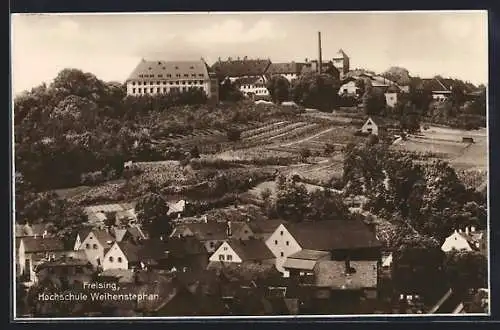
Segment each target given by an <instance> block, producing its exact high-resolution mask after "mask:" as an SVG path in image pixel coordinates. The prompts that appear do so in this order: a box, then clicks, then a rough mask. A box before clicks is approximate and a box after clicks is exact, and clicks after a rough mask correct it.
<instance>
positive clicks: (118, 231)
mask: <svg viewBox="0 0 500 330" xmlns="http://www.w3.org/2000/svg"><path fill="white" fill-rule="evenodd" d="M112 231H113V236H114V237H115V240H116V241H117V242H121V241H122V239H123V236H125V234H126V233H127V229H124V228H113V229H112Z"/></svg>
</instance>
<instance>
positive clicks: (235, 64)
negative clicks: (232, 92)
mask: <svg viewBox="0 0 500 330" xmlns="http://www.w3.org/2000/svg"><path fill="white" fill-rule="evenodd" d="M270 65H271V60H269V59H267V60H265V59H248V58H247V57H244V58H243V59H239V58H238V59H233V58H231V57H229V58H228V59H227V60H226V61H222V60H220V59H219V60H218V61H217V62H215V63H214V64H213V65H212V71H213V72H214V73H215V74H216V75H217V78H218V79H219V80H220V81H223V80H225V79H229V80H230V81H231V82H234V81H235V80H237V79H239V78H253V77H262V76H264V75H265V74H266V71H267V69H268V67H269V66H270Z"/></svg>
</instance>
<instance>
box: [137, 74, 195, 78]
mask: <svg viewBox="0 0 500 330" xmlns="http://www.w3.org/2000/svg"><path fill="white" fill-rule="evenodd" d="M175 76H176V77H177V78H180V77H181V76H182V77H185V78H189V74H188V73H184V74H183V75H181V74H180V73H176V74H175ZM165 77H167V78H172V75H171V74H170V73H168V74H166V75H165ZM191 77H192V78H196V77H201V78H203V77H205V75H204V74H203V73H198V75H196V73H191ZM139 78H155V75H154V74H140V75H139ZM157 78H163V74H159V75H157Z"/></svg>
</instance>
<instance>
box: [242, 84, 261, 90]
mask: <svg viewBox="0 0 500 330" xmlns="http://www.w3.org/2000/svg"><path fill="white" fill-rule="evenodd" d="M257 87H264V85H262V84H257V85H241V88H242V89H253V88H257Z"/></svg>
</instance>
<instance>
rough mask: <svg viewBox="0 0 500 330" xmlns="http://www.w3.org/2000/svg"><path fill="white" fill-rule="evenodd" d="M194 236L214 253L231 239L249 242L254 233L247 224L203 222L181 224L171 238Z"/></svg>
mask: <svg viewBox="0 0 500 330" xmlns="http://www.w3.org/2000/svg"><path fill="white" fill-rule="evenodd" d="M183 236H194V237H196V238H197V239H198V240H200V242H202V243H203V244H204V245H205V248H206V249H207V251H208V252H209V253H213V252H214V251H215V250H216V249H217V248H218V247H219V246H220V245H221V244H222V243H224V242H225V241H227V240H228V239H229V238H233V239H242V240H248V239H250V238H251V237H252V236H253V232H252V230H251V229H250V227H249V226H248V224H247V223H246V222H232V221H228V222H226V223H223V222H201V223H188V224H181V225H178V226H176V227H175V228H174V230H173V231H172V234H171V235H170V237H183Z"/></svg>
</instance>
